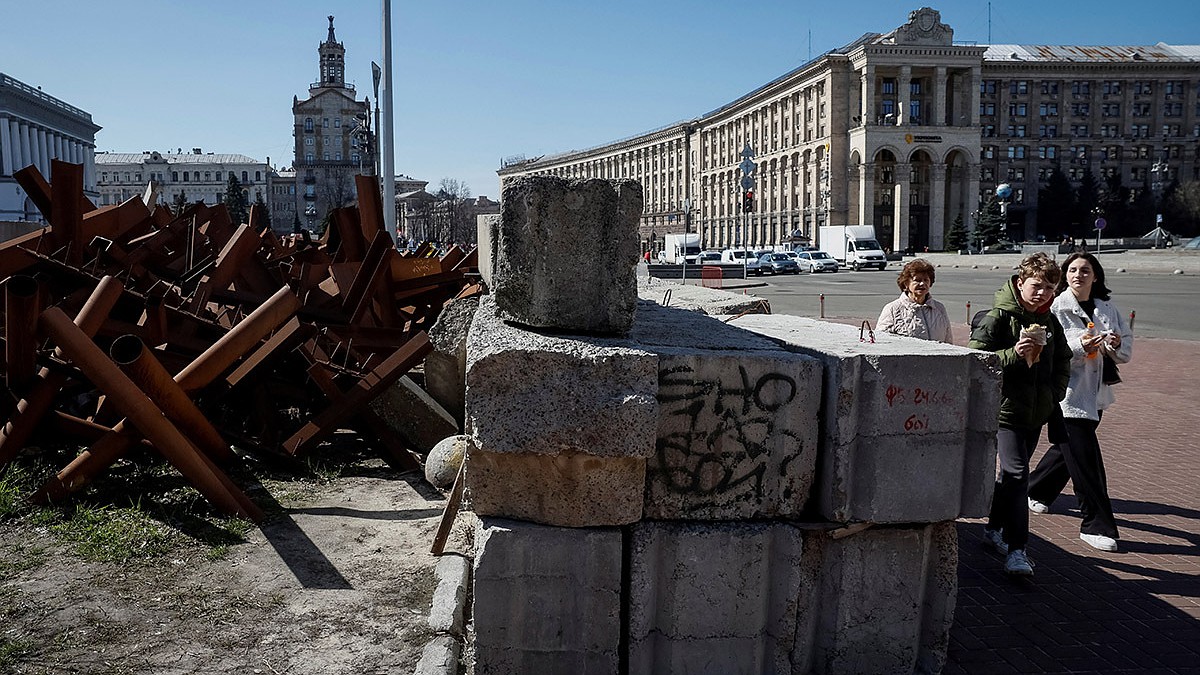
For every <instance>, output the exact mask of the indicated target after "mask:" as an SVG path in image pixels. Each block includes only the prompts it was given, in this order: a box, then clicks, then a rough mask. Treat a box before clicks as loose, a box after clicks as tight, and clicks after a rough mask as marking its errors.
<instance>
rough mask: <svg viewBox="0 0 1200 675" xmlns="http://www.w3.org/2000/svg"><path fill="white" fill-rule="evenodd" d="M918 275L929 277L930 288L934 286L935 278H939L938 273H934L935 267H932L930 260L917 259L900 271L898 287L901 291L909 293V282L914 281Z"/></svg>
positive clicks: (897, 281)
mask: <svg viewBox="0 0 1200 675" xmlns="http://www.w3.org/2000/svg"><path fill="white" fill-rule="evenodd" d="M918 274H924V275H925V276H927V277H929V285H930V286H932V285H933V282H934V277H935V276H937V272H934V271H933V265H930V264H929V261H928V260H925V259H924V258H917V259H916V260H914V261H912V262H910V263H908V264H907V265H905V266H904V268H903V269H901V270H900V276H898V277H896V285H897V286H899V287H900V290H902V291H907V290H908V282H910V281H912V280H913V277H915V276H917V275H918Z"/></svg>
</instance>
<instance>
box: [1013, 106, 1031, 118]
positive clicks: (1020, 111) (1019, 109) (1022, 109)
mask: <svg viewBox="0 0 1200 675" xmlns="http://www.w3.org/2000/svg"><path fill="white" fill-rule="evenodd" d="M1027 114H1029V104H1027V103H1009V104H1008V115H1009V117H1024V116H1025V115H1027Z"/></svg>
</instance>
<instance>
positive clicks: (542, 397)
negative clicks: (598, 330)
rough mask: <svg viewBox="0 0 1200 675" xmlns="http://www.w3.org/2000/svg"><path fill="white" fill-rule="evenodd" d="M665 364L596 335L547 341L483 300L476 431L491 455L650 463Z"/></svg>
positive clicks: (472, 383)
mask: <svg viewBox="0 0 1200 675" xmlns="http://www.w3.org/2000/svg"><path fill="white" fill-rule="evenodd" d="M657 390H658V358H657V357H656V356H655V355H654V354H652V353H650V352H648V351H645V350H642V349H635V348H632V347H628V346H620V345H616V344H614V343H613V342H612V341H611V340H606V339H604V338H595V337H588V336H569V335H559V336H554V335H544V334H541V333H537V332H535V331H531V330H526V329H523V328H518V327H515V326H512V325H509V324H507V323H505V322H504V321H501V320H500V317H499V316H498V314H497V307H496V303H495V302H494V301H493V300H492V299H491V298H490V297H485V298H484V299H482V300H481V301H480V305H479V310H478V311H477V312H476V313H475V319H474V323H473V324H472V326H471V330H470V333H469V336H468V338H467V396H466V404H467V405H466V410H467V427H468V431H467V433H469V434H471V435H472V436H473V437H474V439H475V444H476V445H477V446H478V447H479V448H480V449H482V450H486V451H488V452H515V453H532V454H542V455H549V454H560V453H578V454H589V455H597V456H602V457H640V458H645V457H648V456H649V455H650V453H651V452H652V451H653V449H654V429H655V426H656V425H657V423H658V402H657V400H656V399H655V394H656V392H657Z"/></svg>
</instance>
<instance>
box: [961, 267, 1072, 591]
mask: <svg viewBox="0 0 1200 675" xmlns="http://www.w3.org/2000/svg"><path fill="white" fill-rule="evenodd" d="M1061 276H1062V270H1060V269H1059V267H1058V265H1055V264H1054V261H1053V260H1051V259H1050V256H1048V255H1046V254H1045V253H1034V254H1033V255H1029V256H1026V257H1025V259H1024V260H1022V261H1021V264H1020V266H1019V271H1018V274H1017V275H1015V276H1013V277H1012V278H1011V279H1010V280H1009V281H1006V282H1005V283H1004V285H1003V286H1001V287H1000V290H998V291H996V298H995V302H994V303H993V306H992V308H991V309H990V310H988V313H987V315H986V316H984V317H983V318H982V319H981V320H980V322H979V324H978V325H977V326H976V327H975V329H974V330H973V331H972V332H971V340H970V342H969V343H968V344H967V346H968V347H972V348H974V349H982V350H984V351H989V352H995V354H996V356H998V357H999V359H1000V369H1001V372H1002V382H1003V384H1002V385H1001V390H1000V395H1001V399H1000V420H999V429H998V430H997V432H996V454H997V456H998V458H999V460H1000V475H999V477H998V480H997V481H996V488H995V491H994V492H993V494H992V509H991V513H990V514H989V515H988V522H987V525H985V526H984V530H983V536H984V540H985V541H986V542H987V543H988V544H990V545H991V546H992V547H993V548H995V549H996V551H998V552H999V553H1000V554H1001V555H1004V556H1005V558H1004V571H1005V572H1006V573H1008V574H1013V575H1020V576H1029V575H1032V574H1033V562H1032V561H1031V560H1030V559H1029V556H1028V555H1027V554H1026V551H1025V547H1026V545H1027V543H1028V540H1029V510H1028V498H1029V495H1028V489H1029V458H1030V457H1031V456H1032V455H1033V451H1034V448H1036V447H1037V442H1038V438H1039V437H1040V436H1041V432H1042V426H1043V425H1044V424H1046V421H1047V420H1049V419H1050V415H1051V413H1052V412H1053V411H1054V409H1055V408H1056V407H1057V406H1058V402H1059V401H1061V400H1062V399H1063V397H1064V396H1065V395H1066V393H1067V381H1068V379H1069V377H1070V373H1071V348H1070V347H1069V346H1068V345H1067V340H1066V338H1065V337H1064V336H1063V331H1062V327H1061V326H1060V325H1059V323H1058V319H1055V318H1054V315H1052V314H1051V313H1050V305H1051V303H1052V302H1053V300H1054V289H1055V287H1056V286H1057V285H1058V281H1059V279H1060V278H1061Z"/></svg>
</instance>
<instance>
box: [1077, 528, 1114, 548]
mask: <svg viewBox="0 0 1200 675" xmlns="http://www.w3.org/2000/svg"><path fill="white" fill-rule="evenodd" d="M1079 538H1080V539H1082V540H1083V543H1085V544H1087V545H1088V546H1091V547H1092V548H1098V549H1100V550H1101V551H1115V550H1117V540H1116V539H1113V538H1112V537H1106V536H1104V535H1103V534H1088V533H1087V532H1080V533H1079Z"/></svg>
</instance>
